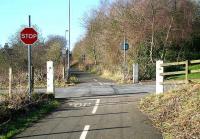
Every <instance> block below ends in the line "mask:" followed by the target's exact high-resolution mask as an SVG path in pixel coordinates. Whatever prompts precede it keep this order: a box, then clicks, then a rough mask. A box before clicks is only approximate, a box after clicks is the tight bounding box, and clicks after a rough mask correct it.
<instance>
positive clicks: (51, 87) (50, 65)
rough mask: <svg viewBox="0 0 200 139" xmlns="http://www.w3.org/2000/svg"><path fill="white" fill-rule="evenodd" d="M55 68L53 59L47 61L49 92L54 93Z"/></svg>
mask: <svg viewBox="0 0 200 139" xmlns="http://www.w3.org/2000/svg"><path fill="white" fill-rule="evenodd" d="M54 91H55V88H54V69H53V61H47V93H48V94H51V93H54Z"/></svg>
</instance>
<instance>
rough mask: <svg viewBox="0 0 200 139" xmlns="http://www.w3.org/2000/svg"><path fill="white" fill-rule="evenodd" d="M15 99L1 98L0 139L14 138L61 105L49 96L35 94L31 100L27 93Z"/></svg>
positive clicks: (14, 95)
mask: <svg viewBox="0 0 200 139" xmlns="http://www.w3.org/2000/svg"><path fill="white" fill-rule="evenodd" d="M13 98H14V99H13ZM13 98H9V97H8V96H1V104H0V139H8V138H11V137H13V136H14V135H16V134H17V133H19V132H21V131H23V130H25V129H26V128H27V127H28V126H30V124H32V123H34V122H36V121H37V120H39V119H40V118H42V117H43V116H45V115H46V114H47V113H49V112H50V111H52V110H53V109H55V108H56V107H58V106H59V104H60V103H59V102H58V101H57V100H55V99H54V97H53V95H47V94H34V95H33V96H32V98H31V99H29V97H28V96H27V95H26V94H25V93H18V94H13Z"/></svg>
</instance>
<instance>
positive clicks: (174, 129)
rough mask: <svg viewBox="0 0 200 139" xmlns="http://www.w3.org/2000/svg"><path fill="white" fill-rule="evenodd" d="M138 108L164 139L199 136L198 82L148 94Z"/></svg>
mask: <svg viewBox="0 0 200 139" xmlns="http://www.w3.org/2000/svg"><path fill="white" fill-rule="evenodd" d="M140 108H141V110H142V111H143V112H145V113H146V114H147V115H148V116H149V118H150V119H151V120H152V121H153V123H154V125H155V126H156V127H158V128H159V129H160V130H161V131H162V132H163V136H164V138H165V139H199V138H200V84H190V85H187V86H184V87H183V88H182V89H180V90H178V91H175V90H174V91H170V92H167V93H164V94H161V95H151V96H148V97H146V98H144V99H142V100H141V103H140Z"/></svg>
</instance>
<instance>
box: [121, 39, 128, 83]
mask: <svg viewBox="0 0 200 139" xmlns="http://www.w3.org/2000/svg"><path fill="white" fill-rule="evenodd" d="M121 48H122V50H123V51H124V80H125V72H126V51H127V50H128V49H129V44H128V42H127V41H126V37H125V36H124V42H123V45H122V46H121Z"/></svg>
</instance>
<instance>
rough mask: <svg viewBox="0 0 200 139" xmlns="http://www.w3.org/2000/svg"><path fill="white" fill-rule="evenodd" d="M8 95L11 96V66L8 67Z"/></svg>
mask: <svg viewBox="0 0 200 139" xmlns="http://www.w3.org/2000/svg"><path fill="white" fill-rule="evenodd" d="M8 94H9V97H10V98H11V97H12V68H11V67H9V90H8Z"/></svg>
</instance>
